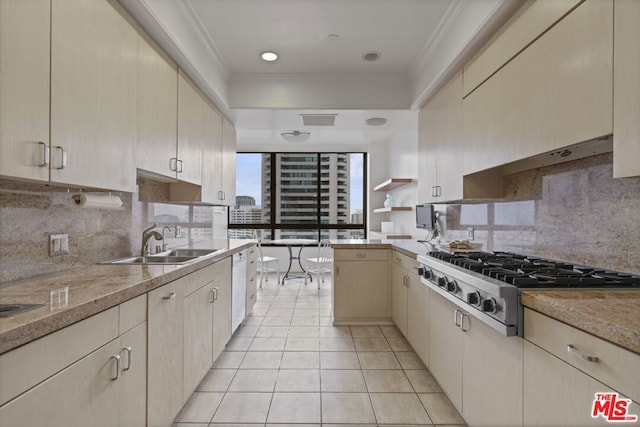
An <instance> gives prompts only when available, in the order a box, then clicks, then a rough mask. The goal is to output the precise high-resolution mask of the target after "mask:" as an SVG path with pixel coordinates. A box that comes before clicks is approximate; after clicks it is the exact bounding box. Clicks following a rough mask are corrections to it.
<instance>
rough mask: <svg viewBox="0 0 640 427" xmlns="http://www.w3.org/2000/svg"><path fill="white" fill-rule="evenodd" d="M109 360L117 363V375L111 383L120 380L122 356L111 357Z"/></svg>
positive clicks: (112, 378)
mask: <svg viewBox="0 0 640 427" xmlns="http://www.w3.org/2000/svg"><path fill="white" fill-rule="evenodd" d="M109 359H110V360H115V361H116V375H115V376H114V377H111V381H115V380H117V379H118V378H120V355H119V354H116V355H114V356H111V357H110V358H109Z"/></svg>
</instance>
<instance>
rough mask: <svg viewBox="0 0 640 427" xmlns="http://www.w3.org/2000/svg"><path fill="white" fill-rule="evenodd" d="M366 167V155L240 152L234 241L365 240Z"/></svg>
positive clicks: (232, 218)
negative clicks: (257, 236)
mask: <svg viewBox="0 0 640 427" xmlns="http://www.w3.org/2000/svg"><path fill="white" fill-rule="evenodd" d="M365 164H366V154H365V153H322V154H320V153H238V154H237V160H236V171H237V175H236V189H237V190H236V192H237V195H238V196H237V198H236V206H235V207H233V208H231V209H230V210H229V237H232V238H243V237H249V236H251V235H252V234H253V232H254V231H255V230H259V234H260V235H261V236H262V239H263V240H269V239H278V238H312V239H325V238H331V239H351V238H364V237H365V214H364V212H365V209H364V206H365V202H366V186H365V182H366V177H365V175H364V171H365V167H364V165H365ZM338 171H339V172H338ZM319 177H321V178H322V179H319Z"/></svg>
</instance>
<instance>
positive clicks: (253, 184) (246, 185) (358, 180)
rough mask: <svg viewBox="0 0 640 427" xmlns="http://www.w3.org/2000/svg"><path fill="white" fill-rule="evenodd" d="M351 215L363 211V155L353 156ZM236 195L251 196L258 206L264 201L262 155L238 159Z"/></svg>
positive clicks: (255, 154)
mask: <svg viewBox="0 0 640 427" xmlns="http://www.w3.org/2000/svg"><path fill="white" fill-rule="evenodd" d="M350 157H351V159H350V161H351V180H350V181H351V182H350V185H351V191H350V193H351V200H350V205H351V213H354V212H355V211H356V210H361V209H363V206H362V184H363V179H364V173H363V170H364V164H363V157H364V156H363V155H362V154H361V153H354V154H351V156H350ZM236 194H237V195H238V196H251V197H253V198H254V199H256V205H260V204H261V200H262V154H260V153H241V154H238V156H237V157H236Z"/></svg>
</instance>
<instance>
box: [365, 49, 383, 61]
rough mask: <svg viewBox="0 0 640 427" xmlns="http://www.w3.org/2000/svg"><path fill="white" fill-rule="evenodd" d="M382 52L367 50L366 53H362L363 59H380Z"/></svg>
mask: <svg viewBox="0 0 640 427" xmlns="http://www.w3.org/2000/svg"><path fill="white" fill-rule="evenodd" d="M380 56H382V55H380V52H373V51H372V52H366V53H365V54H364V55H362V59H364V60H365V61H367V62H373V61H377V60H378V59H380Z"/></svg>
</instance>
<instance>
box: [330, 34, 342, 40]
mask: <svg viewBox="0 0 640 427" xmlns="http://www.w3.org/2000/svg"><path fill="white" fill-rule="evenodd" d="M327 38H328V39H329V40H338V39H339V38H340V36H339V35H337V34H335V33H334V34H329V35H328V36H327Z"/></svg>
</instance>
